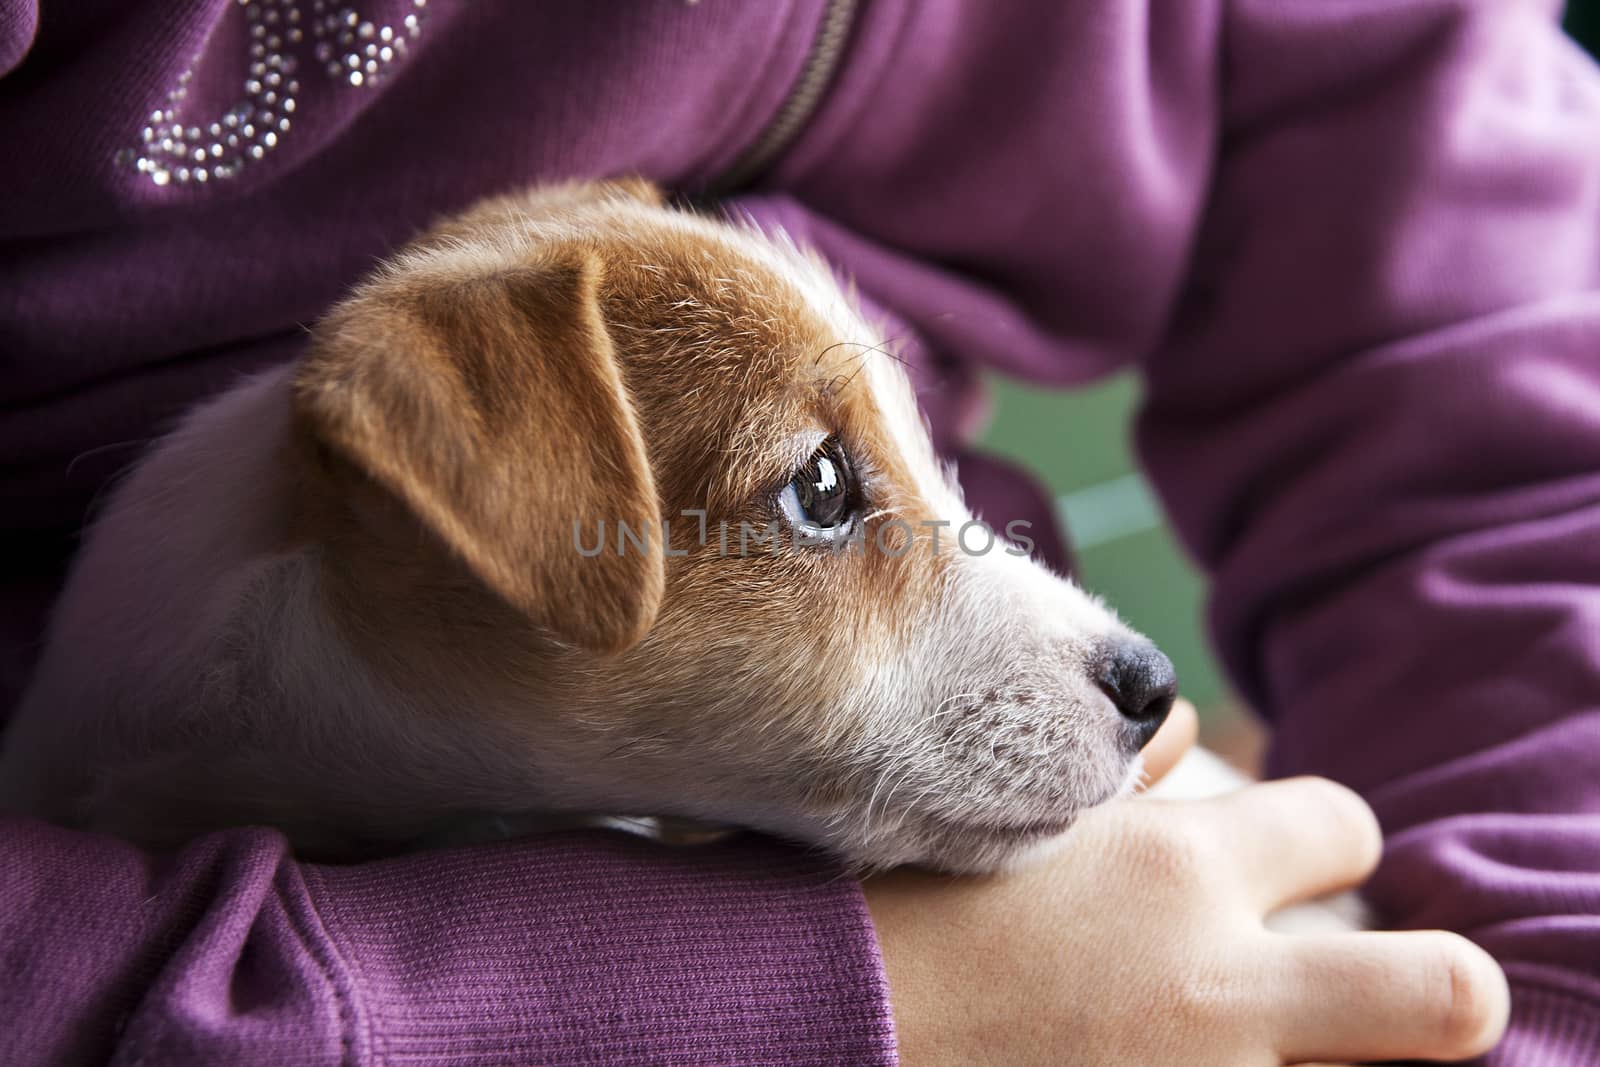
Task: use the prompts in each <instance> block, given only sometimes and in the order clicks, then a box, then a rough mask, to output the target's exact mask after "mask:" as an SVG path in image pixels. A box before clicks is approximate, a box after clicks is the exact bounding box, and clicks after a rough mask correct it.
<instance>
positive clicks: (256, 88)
mask: <svg viewBox="0 0 1600 1067" xmlns="http://www.w3.org/2000/svg"><path fill="white" fill-rule="evenodd" d="M244 91H245V92H247V93H249V94H250V95H251V96H259V95H260V94H261V80H260V79H259V78H251V79H250V80H249V81H247V82H245V83H244Z"/></svg>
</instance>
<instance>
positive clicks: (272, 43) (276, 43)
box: [267, 34, 283, 52]
mask: <svg viewBox="0 0 1600 1067" xmlns="http://www.w3.org/2000/svg"><path fill="white" fill-rule="evenodd" d="M267 47H268V48H270V49H272V50H273V51H274V52H276V51H277V50H278V49H280V48H282V47H283V38H282V37H279V36H278V35H277V34H273V35H272V36H271V37H268V38H267Z"/></svg>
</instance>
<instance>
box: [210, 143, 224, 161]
mask: <svg viewBox="0 0 1600 1067" xmlns="http://www.w3.org/2000/svg"><path fill="white" fill-rule="evenodd" d="M211 158H212V159H221V158H222V146H221V145H219V144H214V145H212V146H211Z"/></svg>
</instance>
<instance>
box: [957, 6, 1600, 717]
mask: <svg viewBox="0 0 1600 1067" xmlns="http://www.w3.org/2000/svg"><path fill="white" fill-rule="evenodd" d="M1566 26H1567V29H1568V31H1569V32H1570V33H1571V34H1572V35H1573V36H1574V37H1575V38H1577V39H1578V40H1579V41H1580V42H1582V43H1583V44H1584V45H1585V46H1586V47H1587V48H1588V49H1589V50H1590V52H1591V53H1596V54H1600V0H1581V2H1575V3H1572V4H1569V5H1568V7H1567V14H1566ZM991 384H992V386H993V390H994V395H995V401H996V404H995V409H994V417H993V419H992V421H991V422H990V425H989V428H988V431H987V434H986V436H985V438H984V444H985V447H986V448H988V449H989V450H990V451H993V452H996V453H998V454H1000V455H1003V456H1009V457H1011V458H1013V459H1016V460H1018V461H1020V462H1021V463H1023V464H1024V465H1025V466H1027V467H1028V468H1029V469H1031V470H1032V471H1033V472H1034V473H1035V474H1037V475H1038V476H1040V477H1041V478H1042V479H1043V480H1044V482H1045V484H1046V485H1048V486H1049V488H1050V489H1051V491H1052V492H1054V493H1056V494H1057V496H1058V502H1059V504H1060V505H1061V507H1060V510H1061V512H1062V514H1063V516H1064V518H1065V521H1066V526H1067V529H1068V531H1069V533H1070V535H1071V537H1072V539H1073V540H1074V542H1075V543H1076V550H1077V555H1078V566H1079V577H1080V579H1081V580H1082V582H1083V584H1084V585H1085V586H1086V587H1088V588H1089V589H1091V590H1092V591H1094V592H1097V593H1100V594H1102V595H1104V596H1105V597H1106V599H1107V600H1108V601H1109V602H1110V603H1111V604H1112V605H1114V606H1115V607H1116V609H1117V611H1118V612H1119V613H1121V615H1122V617H1123V618H1125V619H1126V620H1128V622H1129V623H1131V624H1132V625H1133V626H1134V627H1136V628H1137V629H1139V630H1141V631H1143V632H1144V633H1146V634H1148V635H1149V636H1150V637H1151V638H1152V639H1154V640H1155V641H1156V642H1157V643H1159V644H1160V645H1161V647H1162V648H1163V649H1165V650H1166V652H1167V654H1168V655H1169V656H1171V657H1172V660H1173V662H1174V663H1175V664H1176V665H1177V668H1178V677H1179V679H1180V680H1181V682H1182V688H1183V691H1184V694H1185V695H1187V696H1188V697H1189V698H1190V699H1192V700H1194V702H1195V703H1196V704H1198V705H1200V708H1201V710H1202V712H1208V713H1210V714H1211V715H1212V716H1217V715H1220V714H1221V710H1220V709H1222V708H1225V707H1227V706H1229V704H1230V701H1229V696H1228V690H1227V685H1226V683H1225V681H1224V680H1223V678H1222V674H1221V672H1220V671H1219V669H1218V667H1217V664H1216V661H1215V659H1214V657H1213V656H1212V654H1211V652H1210V650H1209V644H1208V642H1207V639H1206V637H1205V632H1206V630H1205V625H1204V620H1203V617H1202V611H1203V600H1204V593H1205V585H1204V580H1203V579H1202V577H1201V576H1200V575H1199V574H1198V573H1197V572H1196V570H1195V568H1194V567H1193V566H1192V565H1191V563H1190V562H1189V560H1188V559H1187V558H1186V557H1185V556H1184V554H1183V551H1182V549H1181V548H1180V547H1179V546H1178V544H1177V542H1176V541H1175V540H1174V538H1173V536H1172V533H1171V531H1170V530H1169V529H1168V528H1167V526H1166V524H1165V523H1164V522H1163V521H1162V518H1161V515H1160V510H1159V507H1158V505H1157V504H1156V503H1155V501H1154V499H1153V497H1152V495H1151V493H1150V490H1149V488H1148V486H1147V485H1145V483H1144V481H1143V479H1142V477H1141V476H1140V475H1139V474H1138V473H1137V466H1136V464H1135V462H1134V459H1133V449H1132V445H1131V442H1130V440H1129V432H1130V425H1129V424H1130V419H1131V416H1132V414H1133V412H1134V410H1135V408H1136V407H1137V405H1138V400H1139V387H1138V383H1137V380H1136V379H1135V378H1134V377H1133V376H1132V375H1121V376H1118V377H1116V378H1112V379H1110V380H1108V381H1106V382H1104V383H1103V384H1100V385H1097V386H1094V387H1092V388H1088V389H1082V390H1078V391H1076V392H1070V393H1054V392H1045V391H1042V390H1039V389H1036V388H1033V387H1030V386H1025V385H1021V384H1018V383H1015V382H1009V381H1005V380H1002V379H998V378H996V379H993V380H992V382H991Z"/></svg>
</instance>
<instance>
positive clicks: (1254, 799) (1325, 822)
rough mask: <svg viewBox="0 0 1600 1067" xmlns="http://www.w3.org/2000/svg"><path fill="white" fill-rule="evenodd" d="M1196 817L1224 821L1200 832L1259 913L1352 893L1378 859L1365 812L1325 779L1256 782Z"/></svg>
mask: <svg viewBox="0 0 1600 1067" xmlns="http://www.w3.org/2000/svg"><path fill="white" fill-rule="evenodd" d="M1200 809H1212V810H1213V811H1216V812H1217V813H1218V814H1221V815H1223V816H1224V817H1223V818H1221V819H1213V820H1207V821H1206V822H1205V823H1204V825H1205V826H1206V828H1207V830H1208V831H1209V832H1210V833H1211V835H1212V836H1213V838H1214V839H1215V840H1217V843H1218V845H1219V846H1220V848H1221V849H1222V851H1223V852H1224V853H1225V854H1226V855H1227V856H1228V857H1229V859H1230V860H1231V861H1232V862H1231V863H1230V864H1229V869H1230V870H1232V871H1233V872H1234V873H1235V874H1236V875H1237V876H1238V877H1239V878H1241V879H1242V881H1243V883H1244V886H1245V893H1246V897H1247V899H1248V900H1250V901H1251V902H1252V903H1254V904H1255V905H1256V906H1257V907H1259V908H1260V909H1262V911H1263V912H1267V911H1272V910H1274V909H1277V908H1280V907H1283V906H1284V905H1286V904H1294V903H1298V902H1299V901H1302V900H1308V899H1310V898H1312V897H1318V896H1323V895H1325V894H1328V893H1334V892H1337V891H1339V890H1341V889H1349V888H1351V887H1353V886H1356V885H1359V884H1360V883H1361V882H1363V881H1365V880H1366V878H1367V876H1368V875H1370V874H1371V873H1372V870H1373V868H1374V867H1376V866H1377V865H1378V857H1379V855H1380V854H1381V852H1382V851H1383V836H1382V834H1381V833H1380V832H1379V830H1378V820H1377V817H1376V816H1375V815H1373V814H1372V809H1371V808H1369V807H1367V805H1366V802H1365V801H1363V800H1362V799H1361V798H1360V797H1358V796H1356V794H1355V793H1353V792H1351V791H1350V790H1349V789H1346V788H1345V787H1344V786H1342V785H1338V784H1337V783H1334V782H1330V781H1328V780H1327V779H1325V778H1286V779H1284V780H1282V781H1277V782H1263V783H1261V784H1259V785H1251V786H1247V787H1245V788H1244V789H1240V790H1237V791H1235V792H1233V793H1228V794H1225V795H1223V796H1220V797H1216V798H1213V799H1211V800H1207V801H1203V802H1202V803H1201V805H1199V806H1198V809H1197V810H1196V812H1195V814H1196V815H1203V814H1204V812H1203V810H1200Z"/></svg>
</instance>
